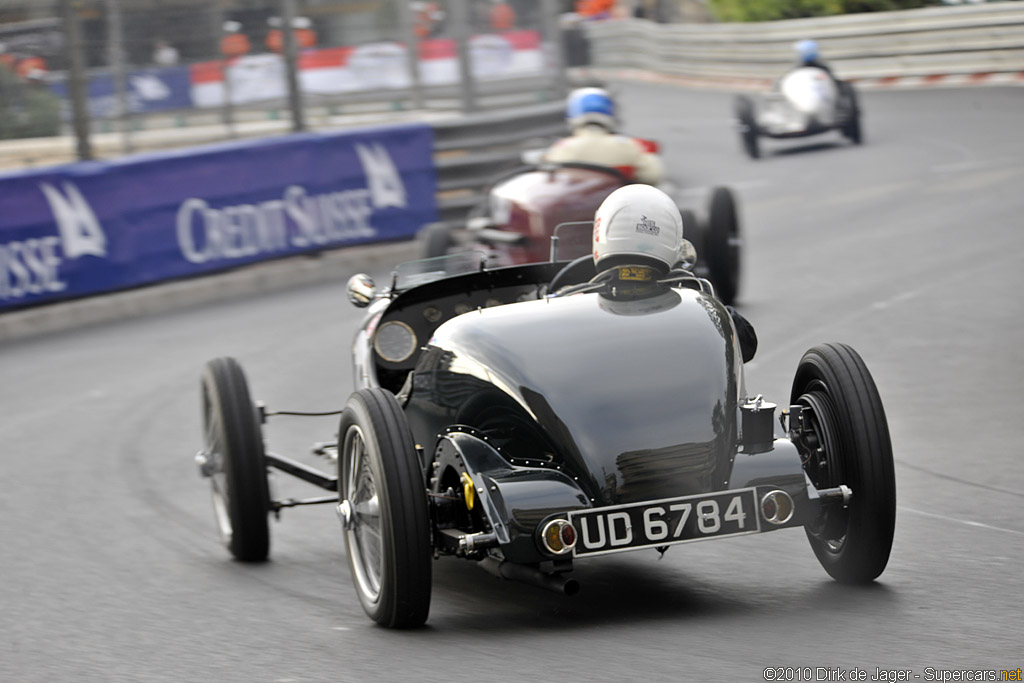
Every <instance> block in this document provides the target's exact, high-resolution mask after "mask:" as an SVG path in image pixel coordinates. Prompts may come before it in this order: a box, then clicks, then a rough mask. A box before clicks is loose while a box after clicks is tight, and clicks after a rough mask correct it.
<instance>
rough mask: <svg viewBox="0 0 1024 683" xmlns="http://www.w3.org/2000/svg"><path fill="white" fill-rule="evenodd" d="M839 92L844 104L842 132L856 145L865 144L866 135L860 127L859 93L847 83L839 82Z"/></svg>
mask: <svg viewBox="0 0 1024 683" xmlns="http://www.w3.org/2000/svg"><path fill="white" fill-rule="evenodd" d="M839 92H840V95H841V96H842V100H843V102H844V112H843V117H844V118H843V124H842V125H841V126H840V129H839V130H840V132H841V133H842V134H843V137H845V138H847V139H848V140H849V141H850V142H852V143H853V144H855V145H859V144H862V143H863V142H864V135H863V132H862V131H861V127H860V104H859V103H858V102H857V91H856V90H854V88H853V85H852V84H850V83H847V82H846V81H840V82H839Z"/></svg>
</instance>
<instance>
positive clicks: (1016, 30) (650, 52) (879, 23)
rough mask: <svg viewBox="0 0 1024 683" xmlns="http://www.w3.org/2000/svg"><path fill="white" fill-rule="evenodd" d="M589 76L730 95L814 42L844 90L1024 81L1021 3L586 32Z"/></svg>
mask: <svg viewBox="0 0 1024 683" xmlns="http://www.w3.org/2000/svg"><path fill="white" fill-rule="evenodd" d="M586 30H587V34H588V38H589V40H590V42H591V44H592V46H593V47H592V50H591V54H592V57H593V66H594V67H597V68H598V69H599V70H600V69H604V70H608V69H635V70H640V71H644V72H650V73H657V74H664V75H667V76H673V77H678V78H681V79H687V78H688V79H695V80H697V81H699V80H704V81H706V82H707V83H709V84H715V83H718V84H721V85H725V86H730V87H734V86H735V85H736V84H737V83H738V82H746V84H748V85H761V86H763V85H766V84H769V83H771V82H773V81H774V79H776V78H777V77H778V76H779V74H780V73H781V72H782V71H783V70H784V69H785V68H786V67H787V66H789V65H790V64H792V63H793V58H794V53H793V50H792V44H793V43H794V42H795V41H797V40H800V39H802V38H813V39H815V40H817V41H818V43H819V44H820V46H821V52H822V56H823V57H824V58H825V59H826V60H827V61H829V62H830V63H831V64H832V66H833V67H834V69H835V71H836V72H837V73H838V74H839V75H840V76H841V77H842V78H848V79H852V80H865V79H879V78H889V79H893V78H903V77H929V76H936V75H947V74H948V75H957V74H988V73H1020V72H1024V2H1000V3H987V4H983V5H969V6H962V7H933V8H924V9H917V10H905V11H898V12H874V13H864V14H848V15H842V16H835V17H822V18H813V19H792V20H787V21H774V22H765V23H750V24H732V23H730V24H654V23H651V22H648V21H641V20H623V21H605V22H593V23H591V24H588V25H587V26H586Z"/></svg>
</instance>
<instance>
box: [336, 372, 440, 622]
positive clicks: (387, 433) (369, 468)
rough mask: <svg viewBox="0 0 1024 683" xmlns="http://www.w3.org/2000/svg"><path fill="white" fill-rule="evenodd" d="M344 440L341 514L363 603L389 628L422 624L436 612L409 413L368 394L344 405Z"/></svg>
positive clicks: (382, 395) (384, 396)
mask: <svg viewBox="0 0 1024 683" xmlns="http://www.w3.org/2000/svg"><path fill="white" fill-rule="evenodd" d="M339 436H340V438H341V450H340V458H339V460H338V468H339V472H338V494H339V498H340V499H341V505H340V506H339V511H340V513H341V517H342V524H343V529H344V536H345V545H346V548H347V551H348V562H349V568H350V570H351V572H352V581H353V583H354V585H355V588H356V594H357V595H358V596H359V601H360V603H362V605H363V609H364V610H365V611H366V614H367V615H368V616H369V617H370V618H371V619H373V620H374V621H376V622H377V623H379V624H381V625H383V626H388V627H392V628H408V627H413V626H419V625H422V624H423V623H424V622H425V621H426V620H427V615H428V614H429V611H430V581H431V548H430V525H429V519H428V513H427V497H426V486H425V484H424V478H423V473H422V470H421V469H420V463H419V459H418V458H417V456H416V449H415V446H414V444H413V440H412V433H411V432H410V430H409V426H408V423H407V422H406V420H405V414H404V413H403V412H402V409H401V407H400V406H399V405H398V401H397V400H396V399H395V397H394V395H393V394H391V393H390V392H388V391H386V390H384V389H380V388H376V387H374V388H369V389H361V390H359V391H357V392H356V393H354V394H353V395H352V396H351V397H350V398H349V400H348V403H347V404H346V406H345V411H344V412H343V413H342V416H341V427H340V430H339Z"/></svg>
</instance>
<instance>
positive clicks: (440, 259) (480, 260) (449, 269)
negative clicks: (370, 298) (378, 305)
mask: <svg viewBox="0 0 1024 683" xmlns="http://www.w3.org/2000/svg"><path fill="white" fill-rule="evenodd" d="M485 258H486V255H485V254H484V253H483V252H479V251H467V252H463V253H460V254H448V255H445V256H436V257H434V258H425V259H420V260H418V261H407V262H405V263H401V264H399V265H398V267H396V268H395V273H394V285H393V287H394V291H396V292H403V291H405V290H407V289H412V288H413V287H417V286H419V285H422V284H426V283H428V282H433V281H434V280H440V279H442V278H446V277H450V276H452V275H462V274H464V273H473V272H477V271H480V270H483V265H484V260H485Z"/></svg>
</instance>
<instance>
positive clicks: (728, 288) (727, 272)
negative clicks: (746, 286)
mask: <svg viewBox="0 0 1024 683" xmlns="http://www.w3.org/2000/svg"><path fill="white" fill-rule="evenodd" d="M703 248H704V254H703V256H704V260H705V261H706V262H707V266H708V278H709V279H710V280H711V284H713V285H714V286H715V293H716V294H717V295H718V297H719V298H720V299H721V300H722V301H724V302H725V303H726V304H732V303H733V302H734V301H735V300H736V295H737V294H738V293H739V289H740V267H741V252H742V248H743V242H742V238H741V237H740V222H739V213H738V211H737V210H736V200H735V198H734V197H733V194H732V192H731V191H729V189H728V188H725V187H716V188H715V189H714V191H713V192H712V193H711V202H710V205H709V207H708V225H707V230H706V232H705V234H704V240H703ZM698 255H699V254H698Z"/></svg>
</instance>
